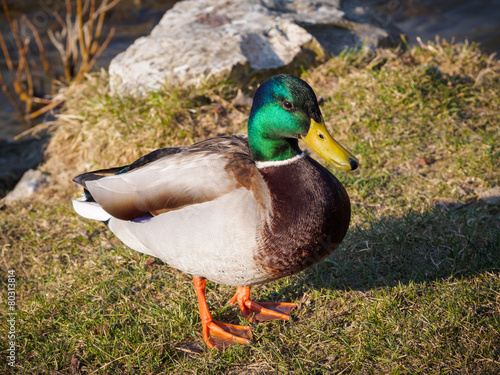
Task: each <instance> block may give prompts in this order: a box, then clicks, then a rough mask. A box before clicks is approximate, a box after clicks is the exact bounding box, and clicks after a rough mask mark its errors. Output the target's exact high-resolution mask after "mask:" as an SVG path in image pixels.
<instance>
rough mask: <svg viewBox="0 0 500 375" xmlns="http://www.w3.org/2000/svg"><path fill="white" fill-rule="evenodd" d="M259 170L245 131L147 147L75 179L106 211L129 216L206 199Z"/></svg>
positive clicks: (245, 182)
mask: <svg viewBox="0 0 500 375" xmlns="http://www.w3.org/2000/svg"><path fill="white" fill-rule="evenodd" d="M256 175H258V171H257V168H256V167H255V163H254V162H253V160H252V158H251V154H250V149H249V147H248V141H247V139H246V137H245V136H230V137H218V138H212V139H209V140H206V141H203V142H199V143H197V144H194V145H192V146H189V147H180V148H167V149H161V150H157V151H154V152H152V153H151V154H148V155H146V156H144V157H142V158H140V159H138V160H137V161H136V162H134V163H132V164H131V165H129V166H126V167H120V168H113V169H108V170H100V171H95V172H90V173H85V174H82V175H79V176H77V177H75V178H74V181H75V182H77V183H79V184H81V185H83V186H84V187H85V189H86V190H88V192H89V193H90V194H89V196H88V197H87V201H92V200H95V202H97V203H98V204H99V205H100V206H101V207H102V208H103V209H104V210H105V211H106V212H107V213H109V214H110V215H112V216H114V217H116V218H118V219H122V220H131V219H133V218H136V217H138V216H140V215H143V214H146V213H151V214H153V215H158V214H160V213H163V212H166V211H171V210H175V209H179V208H182V207H184V206H187V205H192V204H196V203H201V202H206V201H211V200H213V199H216V198H217V197H220V196H222V195H224V194H227V193H229V192H230V191H232V190H234V189H236V188H238V187H246V188H248V189H249V188H250V186H251V184H252V180H254V177H255V176H256Z"/></svg>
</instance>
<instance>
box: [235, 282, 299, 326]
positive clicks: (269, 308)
mask: <svg viewBox="0 0 500 375" xmlns="http://www.w3.org/2000/svg"><path fill="white" fill-rule="evenodd" d="M235 302H238V305H239V306H240V310H241V313H242V314H243V316H244V317H245V319H246V320H248V321H249V322H250V323H252V322H253V321H254V320H256V321H259V322H268V321H271V320H285V321H288V320H289V319H290V317H289V314H290V312H291V311H292V310H293V309H294V308H295V307H297V304H296V303H291V302H254V301H252V300H251V299H250V287H248V286H244V287H241V286H239V287H238V288H237V289H236V294H235V295H234V296H233V298H231V300H230V301H229V303H231V304H232V303H235Z"/></svg>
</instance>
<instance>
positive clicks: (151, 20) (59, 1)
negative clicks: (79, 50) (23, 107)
mask: <svg viewBox="0 0 500 375" xmlns="http://www.w3.org/2000/svg"><path fill="white" fill-rule="evenodd" d="M344 1H349V0H344ZM98 2H99V1H98ZM175 2H176V1H175V0H169V1H160V0H122V1H121V2H120V3H119V4H118V5H117V6H116V7H115V8H113V9H112V10H110V11H109V12H108V14H107V20H106V23H105V25H106V27H107V30H104V32H103V34H106V33H107V31H109V28H110V27H115V28H116V33H115V37H114V38H113V40H112V41H111V43H110V45H109V46H108V48H107V49H106V50H105V51H104V53H103V55H102V56H101V58H100V59H99V61H98V64H97V65H99V66H103V67H106V66H107V65H108V64H109V61H110V60H111V59H112V58H113V57H114V56H115V55H116V54H118V53H120V52H122V51H124V50H125V49H126V48H127V47H128V46H129V45H130V44H131V43H133V41H134V40H135V39H137V38H138V37H140V36H143V35H147V34H149V32H150V31H151V29H152V28H153V27H154V26H155V25H156V24H157V23H158V22H159V20H160V19H161V17H162V15H163V14H164V13H165V12H166V11H167V10H168V9H170V8H171V7H172V6H173V4H174V3H175ZM365 2H367V3H369V4H370V6H371V7H372V9H371V13H372V16H373V18H374V20H375V22H377V23H378V24H380V25H382V26H385V25H386V24H387V23H389V22H392V23H394V24H395V25H396V26H398V27H399V28H400V29H401V30H403V31H404V32H405V33H406V34H407V35H408V37H409V41H410V43H413V44H414V43H415V38H416V37H417V36H420V37H421V38H422V40H423V41H424V42H425V41H427V40H429V39H434V37H435V35H439V36H441V37H444V38H446V39H447V40H451V39H452V38H454V39H455V40H456V41H463V40H465V39H468V40H469V41H475V42H479V43H480V44H481V46H482V47H483V48H484V49H485V50H487V51H489V52H497V53H498V54H500V0H475V1H473V0H443V1H432V0H366V1H365ZM7 3H8V4H9V7H10V9H11V11H12V14H13V16H14V17H20V16H21V14H23V13H25V14H27V15H28V18H29V19H30V20H32V21H33V23H34V24H35V25H36V26H37V29H38V30H40V34H41V35H42V36H43V35H44V34H45V33H46V30H47V29H48V28H50V27H54V26H55V25H56V23H55V20H54V19H53V17H51V11H53V10H64V9H65V6H64V0H8V1H7ZM72 3H73V4H74V3H75V1H72ZM0 8H1V7H0ZM73 9H74V8H73ZM0 30H2V32H3V35H4V38H6V39H7V43H8V44H9V38H8V37H9V34H10V33H9V32H10V28H9V27H8V24H7V22H6V19H5V15H4V14H3V11H1V10H0ZM10 41H11V42H12V40H10ZM10 46H11V52H12V54H13V55H15V49H14V47H13V43H10ZM0 56H1V57H0V71H1V72H2V73H4V76H5V73H6V72H7V69H6V64H5V59H4V58H3V54H0ZM54 58H57V56H54ZM26 129H27V127H26V125H25V124H23V121H22V119H21V118H20V117H19V115H18V114H17V113H16V111H15V110H14V108H13V107H12V105H11V104H10V103H9V101H8V100H7V98H6V97H5V95H4V94H3V93H1V92H0V139H10V138H12V137H13V136H15V135H16V134H19V133H20V132H22V131H24V130H26Z"/></svg>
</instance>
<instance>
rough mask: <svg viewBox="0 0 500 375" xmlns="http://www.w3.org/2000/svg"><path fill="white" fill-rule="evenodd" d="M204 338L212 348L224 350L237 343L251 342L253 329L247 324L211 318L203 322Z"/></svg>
mask: <svg viewBox="0 0 500 375" xmlns="http://www.w3.org/2000/svg"><path fill="white" fill-rule="evenodd" d="M203 340H204V341H205V342H206V344H207V345H208V346H209V347H211V348H215V349H219V350H224V349H226V348H228V347H229V346H231V345H235V344H249V343H250V340H252V331H251V330H250V327H247V326H238V325H234V324H228V323H222V322H218V321H216V320H211V321H209V322H207V323H206V324H203Z"/></svg>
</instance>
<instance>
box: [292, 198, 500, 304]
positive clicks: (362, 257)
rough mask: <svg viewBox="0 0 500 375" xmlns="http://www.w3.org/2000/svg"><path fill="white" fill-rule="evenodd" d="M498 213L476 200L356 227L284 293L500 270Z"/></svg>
mask: <svg viewBox="0 0 500 375" xmlns="http://www.w3.org/2000/svg"><path fill="white" fill-rule="evenodd" d="M499 217H500V207H498V206H488V205H485V204H481V203H473V204H469V205H466V206H461V207H458V208H455V209H446V208H442V209H432V210H429V211H426V212H423V213H416V212H413V211H410V212H408V213H406V214H405V215H403V216H401V217H397V218H394V217H387V218H382V219H381V220H378V221H374V222H370V223H365V224H363V225H361V226H357V227H352V228H351V229H350V230H349V232H348V235H347V237H346V238H345V240H344V242H343V243H342V245H341V247H340V248H339V249H337V250H336V251H335V252H334V253H333V254H332V255H330V256H329V257H328V258H327V259H325V260H324V261H323V262H320V263H319V264H317V265H315V266H313V267H311V268H309V269H308V270H306V271H305V272H302V273H301V274H299V275H297V277H295V280H294V282H293V283H292V284H291V285H289V286H288V287H286V288H284V290H283V291H282V294H283V297H285V298H298V297H299V296H300V295H302V294H303V293H304V292H305V291H306V290H307V289H321V288H327V289H348V290H360V291H365V290H369V289H372V288H377V287H384V286H389V287H391V286H395V285H398V284H408V283H410V282H428V281H435V280H445V279H446V280H449V279H450V278H452V279H453V278H456V279H460V278H462V277H467V276H470V275H474V274H479V273H482V272H485V271H493V272H495V271H499V270H500V220H499Z"/></svg>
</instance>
